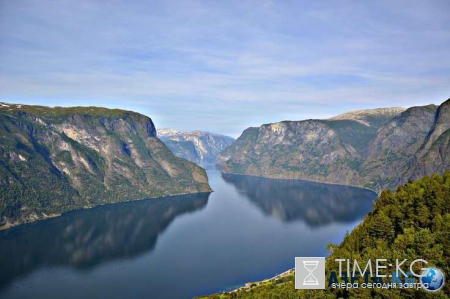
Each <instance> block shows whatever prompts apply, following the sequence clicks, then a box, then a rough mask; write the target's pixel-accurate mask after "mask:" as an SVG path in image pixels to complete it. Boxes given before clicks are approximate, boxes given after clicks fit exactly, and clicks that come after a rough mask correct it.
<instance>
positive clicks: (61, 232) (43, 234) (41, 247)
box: [0, 193, 209, 288]
mask: <svg viewBox="0 0 450 299" xmlns="http://www.w3.org/2000/svg"><path fill="white" fill-rule="evenodd" d="M208 198H209V193H199V194H192V195H183V196H174V197H168V198H161V199H152V200H145V201H139V202H128V203H121V204H117V205H107V206H102V207H97V208H94V209H90V210H85V211H75V212H71V213H68V214H66V215H65V216H64V217H60V218H55V219H50V220H46V221H42V222H38V223H34V224H30V225H25V226H19V227H17V228H13V229H11V230H6V231H2V232H0V269H8V270H7V271H1V272H0V288H2V287H5V285H7V284H8V283H9V282H11V281H13V280H14V279H15V278H16V277H20V276H24V275H25V274H26V273H32V272H33V271H36V270H38V269H40V268H43V267H46V266H72V267H74V268H78V269H84V270H88V269H91V268H93V267H95V266H97V265H98V264H101V263H105V262H108V261H111V260H114V259H123V258H132V257H135V256H137V255H139V254H142V253H145V252H148V251H151V250H153V248H154V247H155V245H156V242H157V239H158V236H159V234H161V233H162V232H163V231H164V230H165V229H166V228H167V227H168V226H169V225H170V224H171V223H172V221H173V220H174V219H175V218H176V217H177V216H178V215H181V214H185V213H190V212H194V211H198V210H200V209H203V208H204V207H205V206H206V204H207V202H208Z"/></svg>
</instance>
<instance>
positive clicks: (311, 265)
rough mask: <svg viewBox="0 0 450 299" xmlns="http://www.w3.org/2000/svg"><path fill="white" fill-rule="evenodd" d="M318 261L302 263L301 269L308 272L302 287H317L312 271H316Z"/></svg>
mask: <svg viewBox="0 0 450 299" xmlns="http://www.w3.org/2000/svg"><path fill="white" fill-rule="evenodd" d="M318 264H319V261H303V267H305V269H306V270H308V275H306V277H305V279H303V285H305V286H316V285H319V280H318V279H317V277H315V276H314V275H313V272H314V270H316V269H317V265H318Z"/></svg>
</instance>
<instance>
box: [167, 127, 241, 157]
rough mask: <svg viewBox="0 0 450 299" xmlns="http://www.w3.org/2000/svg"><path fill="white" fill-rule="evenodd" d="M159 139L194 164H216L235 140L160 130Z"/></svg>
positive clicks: (208, 134) (198, 132)
mask: <svg viewBox="0 0 450 299" xmlns="http://www.w3.org/2000/svg"><path fill="white" fill-rule="evenodd" d="M158 138H159V139H161V140H162V141H163V142H164V143H165V144H166V145H167V147H168V148H169V149H170V150H171V151H172V152H173V153H174V154H175V155H176V156H178V157H181V158H183V159H186V160H189V161H192V162H194V163H197V164H199V163H202V162H214V161H215V160H216V158H217V156H218V155H219V153H220V152H221V151H222V150H223V149H225V148H226V147H228V146H229V145H231V144H232V143H233V142H234V141H235V139H234V138H231V137H228V136H224V135H220V134H213V133H208V132H202V131H192V132H183V131H177V130H172V129H159V130H158Z"/></svg>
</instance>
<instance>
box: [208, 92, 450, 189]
mask: <svg viewBox="0 0 450 299" xmlns="http://www.w3.org/2000/svg"><path fill="white" fill-rule="evenodd" d="M449 109H450V100H448V101H446V102H444V103H443V104H442V105H441V106H439V107H437V106H435V105H427V106H421V107H411V108H409V109H403V108H382V109H373V110H359V111H352V112H349V113H344V114H342V115H339V116H336V117H333V118H330V119H325V120H318V119H316V120H313V119H310V120H304V121H283V122H279V123H273V124H265V125H262V126H260V127H257V128H255V127H252V128H248V129H247V130H245V131H244V132H243V133H242V135H241V136H240V137H239V138H238V139H237V140H236V142H235V143H234V144H232V145H231V146H230V147H228V148H227V149H225V150H224V151H223V152H222V153H221V154H220V155H219V156H218V158H217V160H216V163H218V164H221V165H222V171H223V172H225V173H236V174H247V175H255V176H263V177H271V178H296V179H306V180H312V181H320V182H326V183H335V184H344V185H356V186H362V187H367V188H370V189H373V190H376V191H379V190H381V189H384V188H395V187H396V186H397V185H398V184H401V183H404V182H406V181H408V180H409V179H416V178H418V177H421V176H423V175H429V174H432V173H440V174H442V173H443V172H444V171H445V170H446V169H450V158H447V157H449V155H448V154H449V153H450V151H449V139H450V131H449V128H450V113H449Z"/></svg>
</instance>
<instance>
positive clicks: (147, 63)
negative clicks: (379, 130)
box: [0, 0, 450, 137]
mask: <svg viewBox="0 0 450 299" xmlns="http://www.w3.org/2000/svg"><path fill="white" fill-rule="evenodd" d="M448 98H450V1H448V0H440V1H439V0H430V1H410V0H407V1H395V0H394V1H392V0H390V1H339V0H336V1H320V0H319V1H290V0H286V1H265V0H257V1H245V0H238V1H234V0H225V1H210V0H208V1H170V0H164V1H152V0H145V1H141V0H137V1H134V0H124V1H121V0H102V1H100V0H99V1H87V0H86V1H83V0H61V1H53V0H52V1H49V0H39V1H35V0H14V1H9V0H0V101H2V102H9V103H22V104H38V105H48V106H75V105H77V106H80V105H81V106H103V107H109V108H122V109H128V110H133V111H137V112H140V113H143V114H145V115H147V116H149V117H151V118H152V120H153V121H154V123H155V125H156V127H157V128H174V129H179V130H187V131H190V130H204V131H210V132H215V133H222V134H226V135H230V136H233V137H238V136H239V135H240V133H241V132H242V131H243V130H244V129H246V128H247V127H249V126H259V125H261V124H263V123H271V122H278V121H282V120H302V119H310V118H326V117H331V116H333V115H337V114H340V113H343V112H346V111H349V110H355V109H369V108H378V107H410V106H416V105H425V104H430V103H434V104H440V103H442V102H443V101H445V100H446V99H448Z"/></svg>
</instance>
